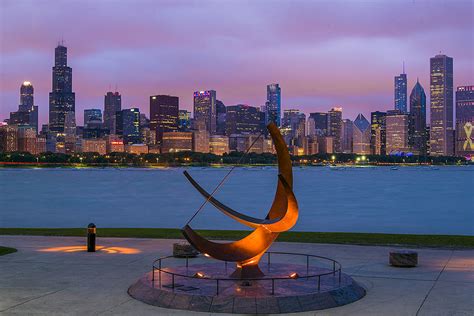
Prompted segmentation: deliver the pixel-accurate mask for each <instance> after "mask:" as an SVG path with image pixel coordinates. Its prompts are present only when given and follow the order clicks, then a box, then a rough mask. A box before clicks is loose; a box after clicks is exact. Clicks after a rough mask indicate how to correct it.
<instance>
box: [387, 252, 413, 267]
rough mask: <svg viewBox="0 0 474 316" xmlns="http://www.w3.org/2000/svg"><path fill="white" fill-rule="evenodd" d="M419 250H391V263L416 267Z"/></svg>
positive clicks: (397, 265)
mask: <svg viewBox="0 0 474 316" xmlns="http://www.w3.org/2000/svg"><path fill="white" fill-rule="evenodd" d="M417 264H418V252H416V251H412V250H396V251H391V252H390V265H392V266H394V267H416V266H417Z"/></svg>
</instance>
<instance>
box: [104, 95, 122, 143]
mask: <svg viewBox="0 0 474 316" xmlns="http://www.w3.org/2000/svg"><path fill="white" fill-rule="evenodd" d="M119 111H122V96H121V95H120V93H118V92H117V91H116V92H110V91H109V92H107V93H106V94H105V96H104V128H105V129H108V130H109V133H110V134H115V133H116V131H115V126H116V124H117V123H116V116H115V115H116V113H117V112H119Z"/></svg>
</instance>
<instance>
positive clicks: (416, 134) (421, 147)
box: [409, 80, 426, 155]
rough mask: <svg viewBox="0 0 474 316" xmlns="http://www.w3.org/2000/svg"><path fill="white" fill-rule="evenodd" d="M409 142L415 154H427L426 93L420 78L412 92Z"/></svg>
mask: <svg viewBox="0 0 474 316" xmlns="http://www.w3.org/2000/svg"><path fill="white" fill-rule="evenodd" d="M409 143H410V144H409V146H410V148H411V150H412V151H413V152H414V153H415V154H418V155H426V94H425V90H424V89H423V87H422V86H421V84H420V83H419V82H418V80H416V84H415V86H414V87H413V89H412V90H411V93H410V135H409Z"/></svg>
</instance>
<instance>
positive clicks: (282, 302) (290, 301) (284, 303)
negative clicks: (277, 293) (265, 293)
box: [277, 296, 302, 313]
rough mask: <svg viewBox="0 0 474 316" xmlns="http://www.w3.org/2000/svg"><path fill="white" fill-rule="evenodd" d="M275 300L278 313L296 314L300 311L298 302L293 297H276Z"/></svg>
mask: <svg viewBox="0 0 474 316" xmlns="http://www.w3.org/2000/svg"><path fill="white" fill-rule="evenodd" d="M277 299H278V307H279V308H280V313H297V312H301V311H302V310H301V306H300V302H299V301H298V298H297V297H295V296H288V297H278V298H277Z"/></svg>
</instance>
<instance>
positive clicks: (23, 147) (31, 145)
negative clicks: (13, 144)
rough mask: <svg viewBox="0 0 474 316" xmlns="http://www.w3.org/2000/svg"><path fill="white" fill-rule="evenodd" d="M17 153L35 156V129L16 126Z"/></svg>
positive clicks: (26, 126) (27, 126)
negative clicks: (27, 153)
mask: <svg viewBox="0 0 474 316" xmlns="http://www.w3.org/2000/svg"><path fill="white" fill-rule="evenodd" d="M18 151H22V152H29V153H32V154H36V152H37V151H36V129H35V128H34V127H32V126H29V125H19V126H18Z"/></svg>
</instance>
